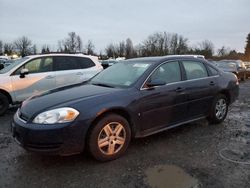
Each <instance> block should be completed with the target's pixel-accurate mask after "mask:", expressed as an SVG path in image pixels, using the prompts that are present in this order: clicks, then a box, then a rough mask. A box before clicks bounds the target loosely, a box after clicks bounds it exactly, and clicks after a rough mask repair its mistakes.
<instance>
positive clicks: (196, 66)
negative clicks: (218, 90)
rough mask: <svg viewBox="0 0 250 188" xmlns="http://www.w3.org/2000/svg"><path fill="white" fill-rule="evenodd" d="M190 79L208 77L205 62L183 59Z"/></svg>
mask: <svg viewBox="0 0 250 188" xmlns="http://www.w3.org/2000/svg"><path fill="white" fill-rule="evenodd" d="M183 66H184V68H185V71H186V76H187V79H188V80H192V79H199V78H204V77H207V76H208V74H207V70H206V67H205V65H204V64H203V63H201V62H197V61H183Z"/></svg>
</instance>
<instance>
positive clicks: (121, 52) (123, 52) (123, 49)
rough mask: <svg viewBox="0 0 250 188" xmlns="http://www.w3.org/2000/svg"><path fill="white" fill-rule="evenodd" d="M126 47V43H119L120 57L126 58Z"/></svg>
mask: <svg viewBox="0 0 250 188" xmlns="http://www.w3.org/2000/svg"><path fill="white" fill-rule="evenodd" d="M125 51H126V45H125V42H124V41H121V42H119V46H118V56H119V57H125Z"/></svg>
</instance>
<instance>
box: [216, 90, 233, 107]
mask: <svg viewBox="0 0 250 188" xmlns="http://www.w3.org/2000/svg"><path fill="white" fill-rule="evenodd" d="M219 94H222V95H224V96H225V97H226V98H227V103H228V104H231V95H230V92H229V91H228V90H222V91H221V92H220V93H219Z"/></svg>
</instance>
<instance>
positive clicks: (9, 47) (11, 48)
mask: <svg viewBox="0 0 250 188" xmlns="http://www.w3.org/2000/svg"><path fill="white" fill-rule="evenodd" d="M3 49H4V53H5V54H7V55H12V53H13V51H14V45H13V44H12V43H5V44H4V46H3Z"/></svg>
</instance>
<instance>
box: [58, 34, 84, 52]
mask: <svg viewBox="0 0 250 188" xmlns="http://www.w3.org/2000/svg"><path fill="white" fill-rule="evenodd" d="M58 48H59V49H58V51H60V52H71V53H76V52H80V51H81V49H82V40H81V37H80V36H79V35H77V34H76V33H75V32H70V33H68V37H67V38H65V39H64V40H59V41H58Z"/></svg>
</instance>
